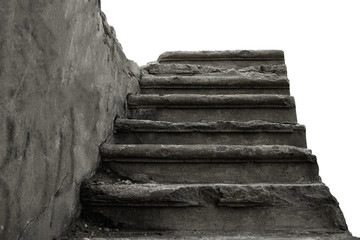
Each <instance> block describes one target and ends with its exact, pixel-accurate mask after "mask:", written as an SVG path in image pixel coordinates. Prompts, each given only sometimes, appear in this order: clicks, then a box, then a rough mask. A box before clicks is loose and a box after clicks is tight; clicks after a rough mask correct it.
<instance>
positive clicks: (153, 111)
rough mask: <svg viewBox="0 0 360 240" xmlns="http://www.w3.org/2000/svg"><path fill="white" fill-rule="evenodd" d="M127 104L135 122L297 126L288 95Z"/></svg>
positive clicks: (144, 97)
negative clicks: (236, 122)
mask: <svg viewBox="0 0 360 240" xmlns="http://www.w3.org/2000/svg"><path fill="white" fill-rule="evenodd" d="M127 103H128V110H129V111H128V117H129V118H136V119H147V120H160V121H170V122H178V121H186V122H196V121H217V120H226V121H230V120H236V121H243V122H245V121H251V120H263V121H269V122H287V123H296V122H297V119H296V110H295V101H294V98H293V97H291V96H287V95H268V94H234V95H200V94H169V95H159V94H135V95H134V94H130V95H128V99H127Z"/></svg>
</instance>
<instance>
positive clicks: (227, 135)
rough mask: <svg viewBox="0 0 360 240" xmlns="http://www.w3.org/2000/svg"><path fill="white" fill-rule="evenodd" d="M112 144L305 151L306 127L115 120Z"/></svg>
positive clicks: (272, 124)
mask: <svg viewBox="0 0 360 240" xmlns="http://www.w3.org/2000/svg"><path fill="white" fill-rule="evenodd" d="M113 129H114V135H113V140H112V143H114V144H234V145H235V144H239V145H289V146H296V147H303V148H306V133H305V126H304V125H299V124H284V123H271V122H264V121H249V122H238V121H216V122H165V121H151V120H139V119H124V118H120V117H118V118H116V119H115V121H114V128H113Z"/></svg>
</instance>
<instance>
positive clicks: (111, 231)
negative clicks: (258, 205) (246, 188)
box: [56, 217, 360, 240]
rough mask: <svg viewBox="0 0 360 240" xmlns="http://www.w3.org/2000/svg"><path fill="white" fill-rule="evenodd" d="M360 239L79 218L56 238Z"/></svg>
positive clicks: (342, 234)
mask: <svg viewBox="0 0 360 240" xmlns="http://www.w3.org/2000/svg"><path fill="white" fill-rule="evenodd" d="M89 239H91V240H140V239H142V240H160V239H171V240H257V239H259V240H345V239H347V240H360V239H359V238H356V237H352V236H351V233H349V232H348V231H342V232H318V233H314V232H307V231H295V232H294V231H286V232H284V231H270V232H265V231H256V232H232V233H224V232H220V231H218V232H201V231H138V230H125V231H124V230H122V229H119V228H108V227H105V226H104V223H102V224H101V225H100V224H99V225H97V224H94V223H93V222H91V221H86V220H85V219H83V218H81V217H80V218H78V219H77V220H75V221H74V222H73V223H72V224H71V225H70V226H69V228H68V229H67V230H66V231H65V232H64V233H63V234H62V236H61V237H60V238H58V239H56V240H89Z"/></svg>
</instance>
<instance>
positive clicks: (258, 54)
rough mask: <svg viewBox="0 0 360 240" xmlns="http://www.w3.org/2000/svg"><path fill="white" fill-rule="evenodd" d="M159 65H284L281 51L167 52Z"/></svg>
mask: <svg viewBox="0 0 360 240" xmlns="http://www.w3.org/2000/svg"><path fill="white" fill-rule="evenodd" d="M158 62H159V63H189V64H198V65H208V66H215V67H227V68H235V69H239V68H243V67H248V66H257V65H264V64H269V65H271V64H274V65H278V64H284V63H285V60H284V52H283V51H281V50H234V51H196V52H195V51H187V52H183V51H174V52H165V53H163V54H161V55H160V57H159V58H158Z"/></svg>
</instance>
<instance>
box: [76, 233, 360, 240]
mask: <svg viewBox="0 0 360 240" xmlns="http://www.w3.org/2000/svg"><path fill="white" fill-rule="evenodd" d="M160 239H170V240H359V238H356V237H352V236H351V235H350V234H324V235H301V234H299V235H295V234H294V235H287V236H281V235H280V236H276V235H274V236H262V235H233V236H226V235H217V236H204V235H201V236H171V235H170V236H160V237H147V236H145V237H126V238H91V239H89V240H160ZM83 240H88V239H86V238H85V239H83Z"/></svg>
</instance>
